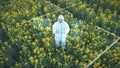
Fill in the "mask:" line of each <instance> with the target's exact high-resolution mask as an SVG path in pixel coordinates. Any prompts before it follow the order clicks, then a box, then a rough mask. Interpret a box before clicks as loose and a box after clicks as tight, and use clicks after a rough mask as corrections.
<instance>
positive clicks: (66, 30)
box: [65, 23, 70, 34]
mask: <svg viewBox="0 0 120 68" xmlns="http://www.w3.org/2000/svg"><path fill="white" fill-rule="evenodd" d="M65 26H66V28H65V34H68V33H69V31H70V27H69V25H68V23H66V24H65Z"/></svg>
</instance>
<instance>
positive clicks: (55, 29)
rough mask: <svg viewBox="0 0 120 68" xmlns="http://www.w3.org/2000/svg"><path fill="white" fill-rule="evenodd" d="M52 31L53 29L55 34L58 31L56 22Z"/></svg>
mask: <svg viewBox="0 0 120 68" xmlns="http://www.w3.org/2000/svg"><path fill="white" fill-rule="evenodd" d="M52 31H53V33H54V34H56V33H58V30H57V24H56V23H54V24H53V26H52Z"/></svg>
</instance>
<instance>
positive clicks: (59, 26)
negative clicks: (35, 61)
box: [52, 15, 70, 48]
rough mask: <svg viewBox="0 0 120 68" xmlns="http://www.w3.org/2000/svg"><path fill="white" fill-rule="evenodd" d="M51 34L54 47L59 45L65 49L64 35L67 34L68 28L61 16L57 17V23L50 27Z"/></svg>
mask: <svg viewBox="0 0 120 68" xmlns="http://www.w3.org/2000/svg"><path fill="white" fill-rule="evenodd" d="M52 29H53V33H54V34H55V45H56V47H59V45H60V43H61V44H62V46H63V47H64V48H65V47H66V35H67V34H68V33H69V31H70V28H69V25H68V24H67V22H65V21H64V17H63V15H59V17H58V21H57V22H55V23H54V24H53V26H52Z"/></svg>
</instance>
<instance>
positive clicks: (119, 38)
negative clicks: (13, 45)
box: [0, 2, 120, 68]
mask: <svg viewBox="0 0 120 68" xmlns="http://www.w3.org/2000/svg"><path fill="white" fill-rule="evenodd" d="M48 3H50V2H48ZM0 4H1V3H0ZM51 4H52V3H51ZM79 4H81V2H80V3H77V4H74V5H71V6H68V7H66V8H63V9H62V8H61V9H60V10H57V11H53V12H51V13H47V14H53V13H55V12H58V11H61V10H64V11H67V10H65V9H67V8H71V7H74V6H77V5H79ZM54 5H55V4H54ZM56 7H57V6H56ZM59 8H60V7H59ZM67 12H69V11H67ZM69 13H70V12H69ZM47 14H44V15H41V17H44V16H46V15H47ZM35 18H37V17H35ZM32 19H34V18H32ZM32 19H30V20H29V21H31V20H32ZM29 21H25V22H29ZM25 22H23V23H25ZM95 26H96V25H95ZM96 27H97V28H99V29H102V30H104V31H105V32H107V33H109V34H111V35H114V36H116V37H118V39H117V40H116V41H115V42H113V43H112V44H111V45H110V46H109V47H107V48H106V49H105V50H104V51H103V52H102V53H100V54H99V55H98V56H97V57H96V58H95V59H94V60H93V61H92V62H90V63H89V64H88V65H87V66H86V68H88V67H89V66H91V65H92V64H93V63H94V62H95V61H96V60H97V59H99V58H100V57H101V56H102V55H103V54H104V53H105V52H106V51H108V50H109V49H110V48H111V47H112V46H113V45H114V44H115V43H117V42H118V41H119V40H120V37H119V36H117V35H115V34H114V33H111V32H109V31H107V30H105V29H103V28H100V27H98V26H96Z"/></svg>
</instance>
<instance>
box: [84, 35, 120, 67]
mask: <svg viewBox="0 0 120 68" xmlns="http://www.w3.org/2000/svg"><path fill="white" fill-rule="evenodd" d="M119 40H120V37H119V38H118V39H117V40H116V41H114V42H113V43H112V44H111V45H110V46H109V47H107V48H106V49H105V50H104V51H103V52H102V53H100V54H99V55H98V56H97V57H96V58H95V59H93V61H92V62H90V63H89V64H88V65H87V66H86V68H89V67H90V66H91V65H92V64H93V63H94V62H95V61H97V60H98V59H99V58H100V57H101V56H102V55H103V54H104V53H105V52H106V51H108V50H109V49H110V48H111V47H112V46H113V45H114V44H116V43H117V42H118V41H119Z"/></svg>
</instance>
